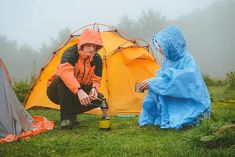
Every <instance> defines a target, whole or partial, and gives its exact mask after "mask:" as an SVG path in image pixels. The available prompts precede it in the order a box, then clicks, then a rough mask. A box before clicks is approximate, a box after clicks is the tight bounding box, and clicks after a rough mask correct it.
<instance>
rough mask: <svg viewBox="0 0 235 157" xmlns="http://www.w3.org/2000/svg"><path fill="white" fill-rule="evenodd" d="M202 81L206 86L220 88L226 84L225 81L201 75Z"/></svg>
mask: <svg viewBox="0 0 235 157" xmlns="http://www.w3.org/2000/svg"><path fill="white" fill-rule="evenodd" d="M203 79H204V81H205V83H206V85H207V86H222V85H225V84H226V81H225V80H220V79H212V78H211V77H210V76H209V75H207V74H205V75H203Z"/></svg>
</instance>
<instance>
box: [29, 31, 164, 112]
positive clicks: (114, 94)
mask: <svg viewBox="0 0 235 157" xmlns="http://www.w3.org/2000/svg"><path fill="white" fill-rule="evenodd" d="M100 35H101V38H102V41H103V45H104V47H103V48H102V49H100V51H99V52H98V53H99V54H100V55H101V57H102V58H103V75H102V81H101V92H102V93H103V94H104V95H105V97H106V99H107V102H108V105H109V114H110V115H120V114H136V115H138V114H139V113H140V111H141V104H142V100H143V97H144V96H145V94H146V92H145V93H135V82H136V81H142V80H144V79H147V78H150V77H152V76H154V75H155V73H156V71H157V70H158V69H159V67H160V65H159V64H158V63H157V62H156V61H155V60H154V58H153V57H152V55H151V54H150V53H149V50H148V47H144V46H140V45H138V44H136V42H133V41H131V40H127V39H125V38H123V37H122V36H121V35H120V34H119V32H118V31H117V30H109V31H100ZM78 38H79V35H77V36H76V35H75V36H72V35H71V36H70V38H69V39H68V41H67V42H66V44H65V45H63V46H62V47H61V48H60V49H59V50H58V51H56V52H55V53H54V54H53V56H52V58H51V59H50V61H49V63H48V64H47V65H45V66H44V67H43V68H42V70H41V72H40V75H39V76H38V78H37V80H36V82H35V84H34V86H33V88H32V89H31V90H30V92H29V93H28V96H27V98H26V100H25V108H26V109H29V108H32V107H35V106H40V107H47V108H54V109H59V108H60V106H59V105H56V104H54V103H52V102H51V101H50V100H49V99H48V98H47V95H46V87H47V80H48V79H49V78H50V76H51V75H52V74H53V72H54V71H55V69H56V67H57V66H58V64H59V62H60V59H61V56H62V54H63V52H64V50H66V49H67V48H68V47H70V46H72V45H74V44H76V43H77V41H78ZM88 113H90V114H100V113H101V110H100V109H93V110H91V111H89V112H88Z"/></svg>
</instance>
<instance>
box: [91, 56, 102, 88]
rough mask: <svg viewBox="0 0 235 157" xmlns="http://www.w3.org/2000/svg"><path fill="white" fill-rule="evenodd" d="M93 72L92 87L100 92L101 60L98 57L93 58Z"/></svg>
mask: <svg viewBox="0 0 235 157" xmlns="http://www.w3.org/2000/svg"><path fill="white" fill-rule="evenodd" d="M94 64H95V70H94V73H93V75H92V87H95V88H96V90H97V91H98V92H99V91H100V84H101V77H102V66H103V63H102V58H101V56H100V55H98V54H97V55H96V56H95V58H94Z"/></svg>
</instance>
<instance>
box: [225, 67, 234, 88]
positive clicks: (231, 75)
mask: <svg viewBox="0 0 235 157" xmlns="http://www.w3.org/2000/svg"><path fill="white" fill-rule="evenodd" d="M226 81H227V83H228V86H229V88H232V89H235V71H231V72H229V73H227V75H226Z"/></svg>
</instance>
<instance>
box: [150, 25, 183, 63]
mask: <svg viewBox="0 0 235 157" xmlns="http://www.w3.org/2000/svg"><path fill="white" fill-rule="evenodd" d="M157 43H158V44H159V45H160V47H161V48H162V49H163V52H164V54H165V56H166V58H167V59H169V60H171V61H176V60H178V59H180V58H182V57H183V56H184V55H185V54H186V53H187V51H186V42H185V39H184V36H183V34H182V32H181V30H180V29H179V28H178V27H177V26H174V25H173V26H168V27H166V28H165V29H163V30H162V31H160V32H159V33H157V34H156V35H155V36H154V37H153V45H154V46H155V47H156V49H157Z"/></svg>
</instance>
